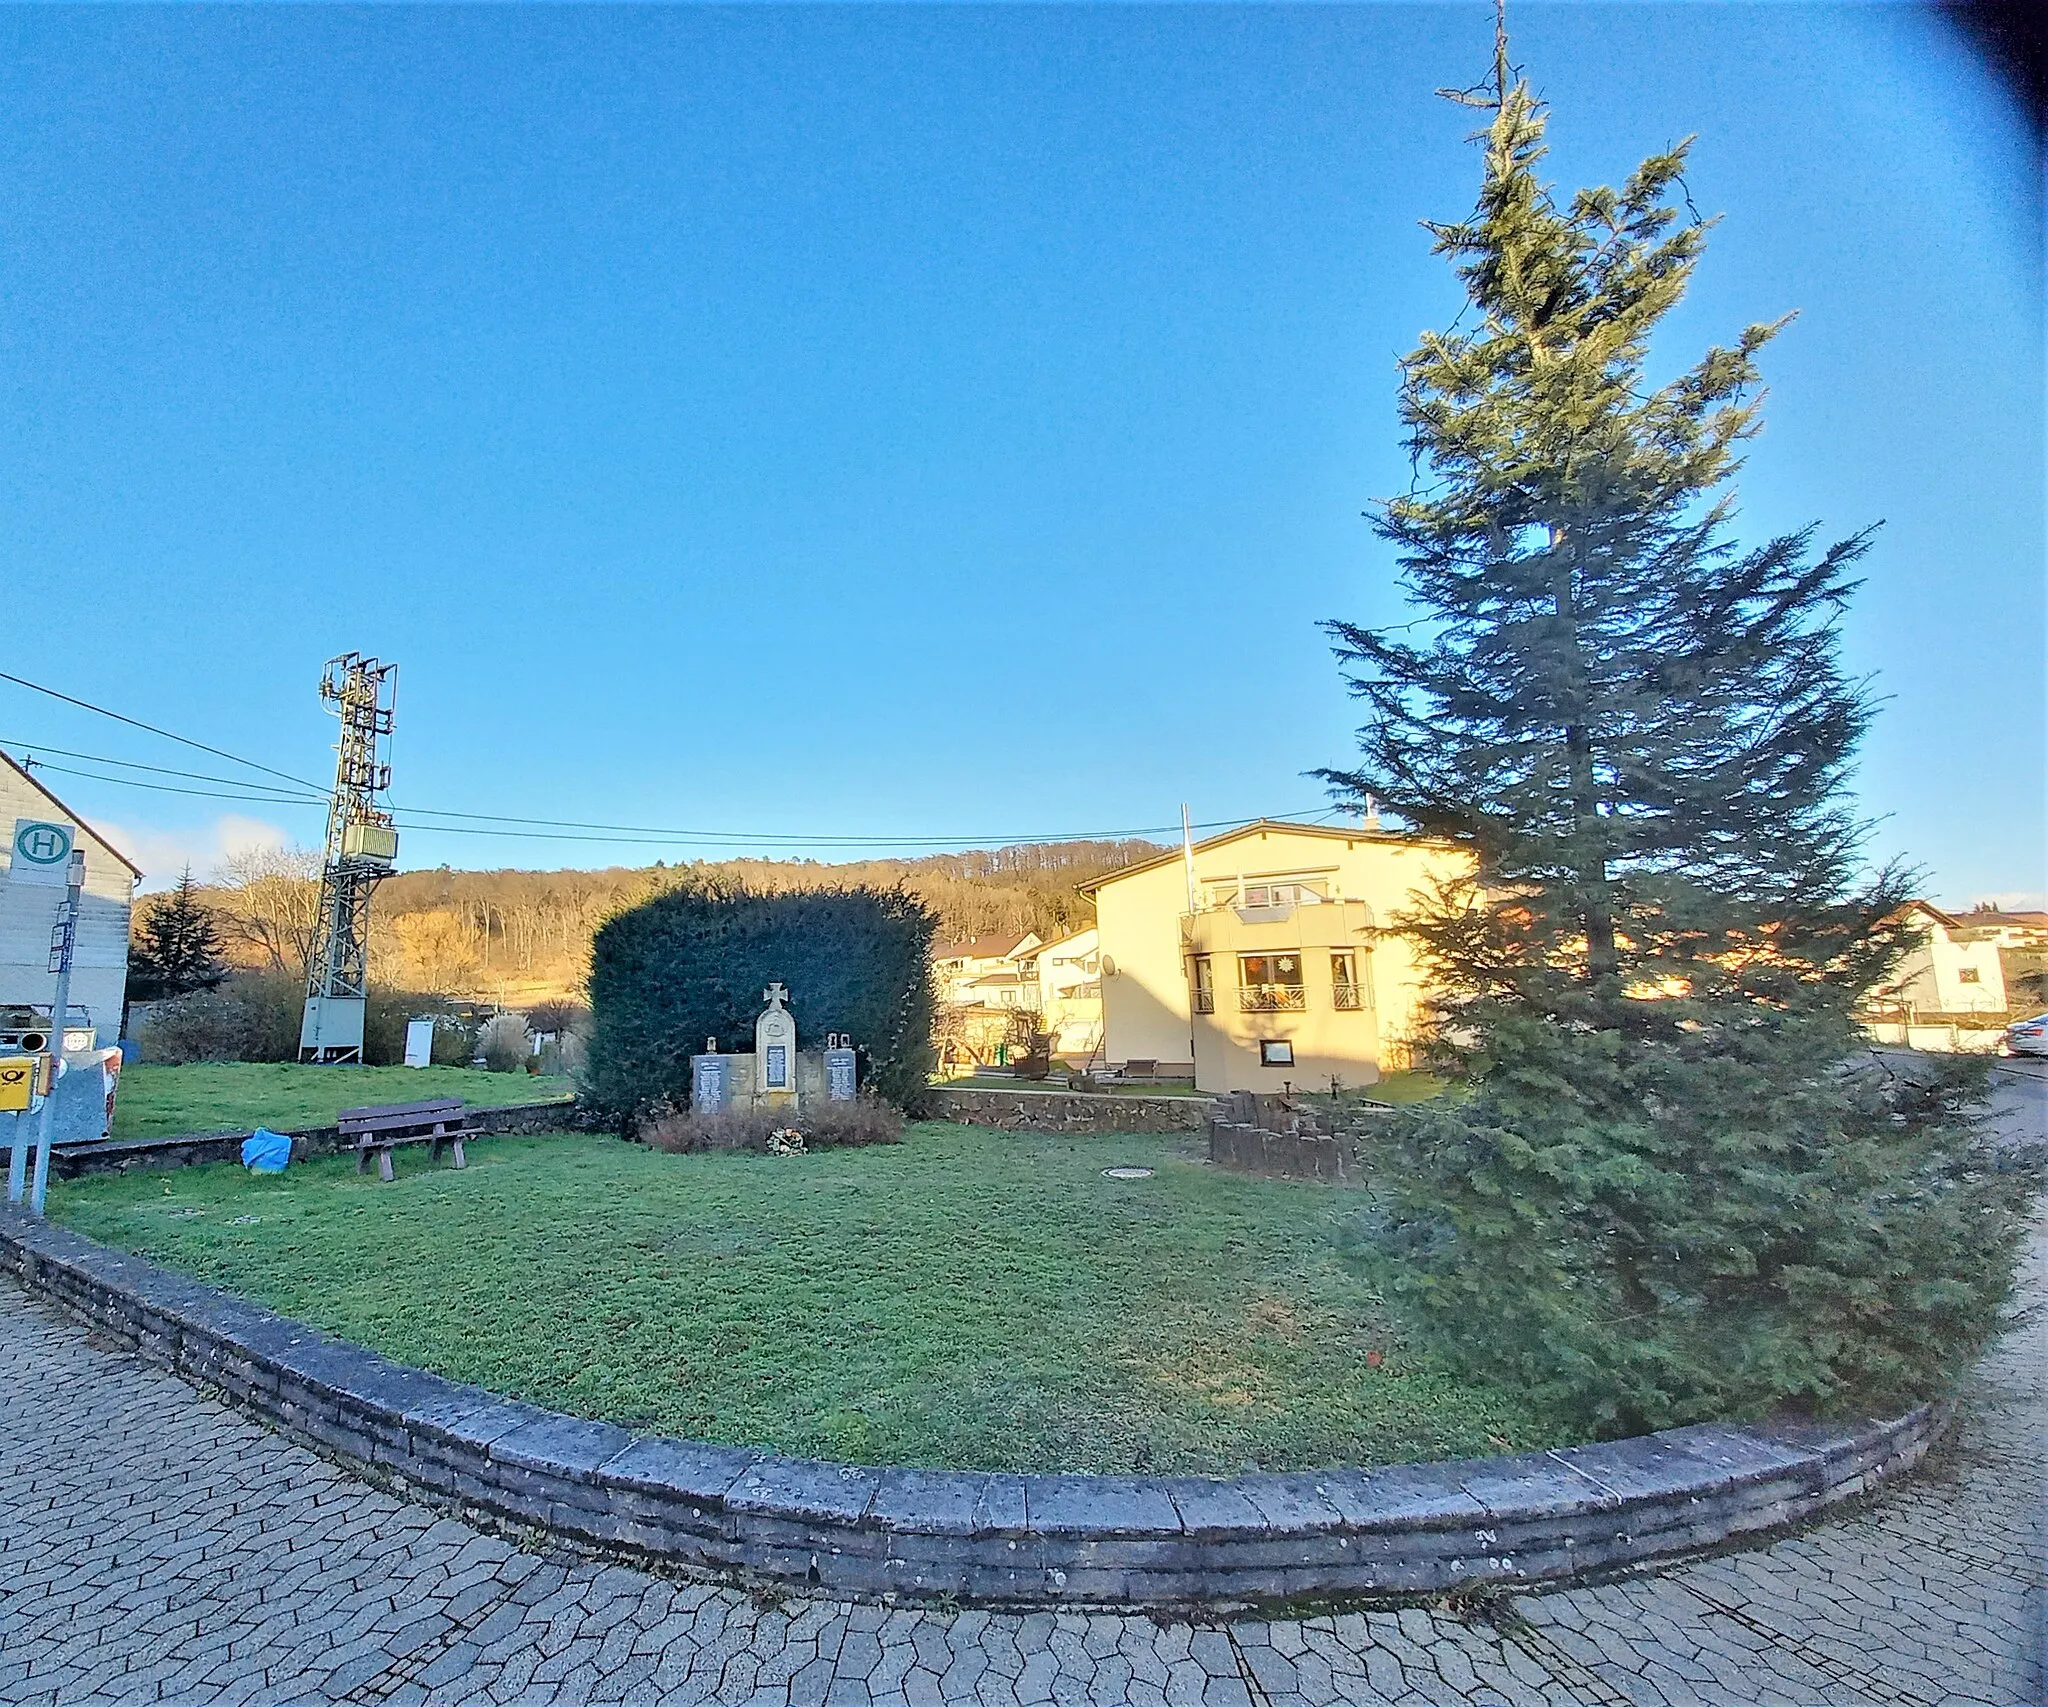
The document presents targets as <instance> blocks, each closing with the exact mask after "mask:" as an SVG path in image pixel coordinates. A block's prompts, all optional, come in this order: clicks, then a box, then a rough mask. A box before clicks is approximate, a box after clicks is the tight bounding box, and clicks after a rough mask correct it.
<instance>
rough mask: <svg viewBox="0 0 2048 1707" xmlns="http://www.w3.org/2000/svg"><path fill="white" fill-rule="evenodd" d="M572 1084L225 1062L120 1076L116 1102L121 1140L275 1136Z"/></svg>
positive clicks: (454, 1071) (433, 1070) (466, 1073)
mask: <svg viewBox="0 0 2048 1707" xmlns="http://www.w3.org/2000/svg"><path fill="white" fill-rule="evenodd" d="M570 1088H571V1087H570V1082H569V1081H568V1080H567V1079H562V1078H557V1079H541V1078H534V1077H532V1076H530V1075H528V1074H526V1073H485V1072H479V1071H478V1070H476V1069H475V1068H472V1067H301V1066H298V1065H296V1064H295V1063H291V1062H277V1063H271V1062H256V1061H220V1062H204V1063H200V1064H197V1065H194V1066H190V1067H148V1066H140V1065H138V1066H134V1067H123V1068H122V1069H121V1085H120V1089H119V1091H118V1092H117V1093H116V1095H115V1099H114V1136H115V1137H116V1138H161V1137H164V1136H167V1135H169V1134H172V1133H179V1132H247V1131H249V1130H251V1129H252V1128H254V1127H257V1126H268V1127H270V1128H271V1129H272V1130H273V1131H275V1130H279V1129H282V1128H285V1127H293V1126H328V1125H331V1124H332V1123H333V1121H334V1117H335V1116H336V1115H337V1114H339V1113H340V1112H341V1111H342V1110H343V1109H345V1108H359V1107H361V1106H362V1105H363V1104H365V1103H376V1102H423V1101H425V1100H426V1099H427V1098H428V1097H461V1098H462V1099H463V1101H465V1102H468V1103H474V1104H476V1105H477V1106H478V1107H497V1106H499V1105H501V1104H504V1103H508V1102H544V1101H546V1100H547V1099H548V1098H549V1097H553V1096H567V1095H568V1094H569V1092H570Z"/></svg>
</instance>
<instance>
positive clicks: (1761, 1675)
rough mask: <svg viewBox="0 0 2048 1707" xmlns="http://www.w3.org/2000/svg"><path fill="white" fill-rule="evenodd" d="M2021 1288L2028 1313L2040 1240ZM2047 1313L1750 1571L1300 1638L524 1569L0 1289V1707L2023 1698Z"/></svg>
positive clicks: (1320, 1630) (1266, 1630) (605, 1572)
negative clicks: (1945, 1441)
mask: <svg viewBox="0 0 2048 1707" xmlns="http://www.w3.org/2000/svg"><path fill="white" fill-rule="evenodd" d="M2028 1291H2029V1296H2030V1298H2031V1299H2032V1301H2033V1302H2034V1303H2035V1304H2036V1305H2037V1306H2038V1305H2039V1304H2040V1302H2041V1301H2042V1300H2043V1299H2044V1298H2048V1238H2041V1239H2037V1240H2036V1243H2035V1246H2034V1249H2033V1252H2032V1260H2031V1267H2030V1279H2029V1287H2028ZM2044 1365H2048V1358H2044V1356H2043V1337H2042V1325H2041V1323H2039V1322H2038V1321H2037V1322H2035V1323H2034V1324H2032V1325H2031V1326H2030V1327H2028V1328H2026V1329H2023V1330H2022V1331H2021V1332H2020V1333H2018V1334H2015V1335H2014V1336H2012V1337H2011V1338H2009V1339H2008V1340H2007V1341H2006V1342H2005V1343H2004V1344H2003V1345H2002V1346H2001V1348H2000V1349H1999V1350H1998V1351H1997V1352H1996V1353H1995V1354H1994V1355H1993V1356H1992V1357H1991V1358H1990V1359H1989V1360H1987V1362H1986V1364H1985V1366H1984V1368H1983V1369H1982V1370H1981V1372H1980V1374H1979V1377H1978V1379H1977V1382H1976V1384H1975V1388H1974V1390H1973V1392H1972V1394H1971V1396H1970V1399H1969V1404H1968V1408H1967V1413H1966V1420H1965V1422H1964V1424H1963V1426H1962V1427H1961V1428H1960V1430H1959V1431H1958V1433H1957V1435H1956V1436H1955V1437H1954V1439H1953V1441H1952V1442H1951V1443H1950V1444H1949V1445H1947V1446H1945V1447H1944V1448H1943V1449H1942V1450H1941V1452H1940V1454H1939V1455H1938V1458H1937V1460H1936V1461H1934V1462H1932V1463H1931V1464H1930V1465H1929V1466H1928V1467H1927V1468H1925V1469H1924V1470H1923V1471H1922V1472H1921V1473H1920V1474H1919V1475H1917V1476H1915V1477H1914V1478H1912V1479H1911V1480H1909V1481H1907V1482H1905V1483H1902V1484H1901V1485H1899V1486H1898V1487H1896V1488H1894V1489H1893V1490H1891V1491H1889V1492H1888V1493H1887V1494H1886V1495H1885V1496H1884V1497H1883V1498H1882V1499H1881V1500H1879V1501H1878V1502H1876V1503H1875V1504H1872V1505H1868V1506H1866V1507H1864V1508H1862V1509H1860V1510H1858V1511H1855V1512H1852V1513H1851V1514H1849V1515H1848V1516H1846V1517H1842V1518H1840V1519H1838V1520H1836V1521H1833V1522H1830V1523H1827V1524H1824V1525H1822V1526H1820V1527H1819V1528H1816V1529H1814V1530H1812V1531H1810V1532H1809V1533H1806V1534H1803V1535H1799V1536H1795V1537H1793V1538H1790V1539H1788V1540H1784V1541H1781V1542H1779V1543H1778V1544H1777V1545H1775V1546H1773V1547H1769V1548H1766V1549H1763V1550H1760V1551H1756V1552H1750V1553H1743V1554H1734V1555H1730V1556H1727V1557H1723V1558H1719V1559H1714V1560H1708V1561H1705V1562H1701V1563H1697V1564H1692V1565H1687V1566H1684V1567H1680V1568H1676V1569H1672V1570H1668V1571H1665V1572H1663V1573H1662V1574H1660V1575H1655V1576H1644V1577H1637V1578H1633V1579H1630V1580H1627V1581H1623V1582H1620V1583H1617V1584H1613V1585H1611V1586H1607V1587H1600V1588H1585V1589H1572V1590H1567V1591H1564V1592H1560V1593H1553V1594H1541V1595H1527V1596H1524V1597H1522V1598H1520V1599H1518V1600H1516V1601H1515V1602H1513V1603H1512V1604H1511V1605H1510V1606H1507V1607H1504V1608H1503V1609H1502V1610H1501V1613H1500V1615H1499V1616H1497V1617H1496V1618H1494V1619H1493V1620H1492V1621H1490V1622H1483V1621H1476V1620H1472V1621H1468V1620H1466V1619H1461V1618H1459V1617H1457V1616H1454V1615H1452V1614H1451V1613H1449V1612H1445V1611H1433V1610H1419V1609H1409V1610H1404V1611H1393V1612H1368V1613H1362V1614H1350V1615H1345V1616H1340V1617H1325V1618H1311V1619H1307V1620H1304V1621H1301V1622H1268V1621H1263V1620H1259V1621H1254V1620H1244V1621H1238V1622H1234V1623H1229V1624H1220V1623H1210V1624H1201V1623H1195V1624H1189V1623H1184V1622H1171V1621H1158V1620H1154V1619H1152V1618H1149V1617H1108V1616H1101V1617H1086V1616H1080V1615H1054V1614H1051V1613H1046V1614H1039V1615H1035V1616H1015V1615H1005V1614H991V1613H987V1612H979V1611H959V1612H950V1613H949V1612H944V1611H938V1610H910V1609H890V1608H887V1607H879V1606H862V1605H852V1604H848V1603H845V1602H840V1601H830V1600H814V1599H803V1598H783V1597H779V1596H749V1595H748V1594H746V1593H743V1592H740V1591H736V1590H733V1589H729V1588H724V1587H716V1586H711V1585H708V1584H703V1583H692V1582H675V1581H669V1580H664V1579H662V1578H658V1577H654V1576H650V1575H647V1574H646V1573H644V1572H641V1571H637V1570H631V1569H627V1568H625V1567H622V1566H618V1565H604V1564H599V1563H595V1562H592V1561H589V1560H586V1559H578V1558H574V1557H570V1556H566V1555H555V1554H547V1553H531V1552H522V1551H521V1550H519V1549H518V1548H517V1547H515V1546H513V1545H512V1544H511V1543H509V1542H507V1541H504V1540H502V1539H499V1538H497V1537H495V1536H492V1535H486V1534H482V1533H479V1532H478V1531H477V1530H475V1529H472V1528H471V1527H469V1526H468V1525H467V1524H464V1523H461V1522H458V1521H456V1520H455V1519H454V1518H451V1517H446V1516H442V1515H439V1514H437V1513H435V1512H433V1511H431V1510H429V1509H427V1508H424V1507H421V1506H417V1505H412V1504H409V1503H407V1502H405V1501H403V1500H400V1499H397V1498H394V1497H392V1496H390V1495H388V1494H385V1493H382V1492H380V1491H378V1490H376V1489H374V1488H370V1487H368V1486H366V1485H365V1484H363V1483H361V1482H358V1481H355V1480H354V1479H352V1478H351V1477H350V1476H348V1475H347V1474H345V1473H344V1472H342V1471H340V1470H338V1469H336V1468H335V1467H333V1466H332V1465H330V1464H328V1463H327V1462H326V1461H325V1460H323V1459H321V1458H319V1457H316V1456H315V1455H314V1454H312V1453H311V1452H308V1451H305V1450H303V1449H301V1448H300V1447H298V1446H296V1445H293V1444H292V1443H290V1442H288V1441H286V1440H284V1439H282V1438H281V1437H279V1436H277V1435H275V1434H272V1433H270V1432H269V1431H267V1430H266V1429H264V1428H262V1427H261V1426H259V1425H257V1424H255V1423H253V1422H251V1421H249V1420H248V1419H247V1418H245V1417H243V1416H242V1415H240V1414H238V1413H237V1412H235V1411H233V1410H232V1409H229V1408H228V1407H226V1406H224V1405H221V1404H217V1403H215V1402H214V1401H212V1400H210V1399H205V1398H201V1397H199V1396H198V1395H196V1394H195V1393H194V1392H193V1390H192V1389H191V1388H190V1387H188V1386H186V1385H185V1384H184V1383H183V1382H182V1381H180V1380H178V1379H177V1378H176V1377H174V1376H171V1375H168V1374H165V1373H163V1372H162V1371H160V1370H156V1369H153V1368H150V1367H148V1366H147V1365H144V1364H141V1363H139V1362H138V1361H136V1360H135V1359H134V1358H132V1357H128V1356H124V1355H121V1354H119V1353H116V1352H111V1351H107V1350H102V1349H97V1348H96V1347H95V1346H94V1345H92V1344H91V1343H89V1342H88V1340H87V1338H86V1335H85V1334H84V1332H83V1330H81V1329H80V1328H79V1327H77V1326H76V1325H75V1324H73V1323H72V1322H71V1321H69V1320H68V1319H67V1318H65V1317H63V1316H61V1315H60V1314H58V1313H57V1312H56V1311H54V1310H52V1309H51V1308H50V1307H48V1306H47V1305H45V1304H42V1303H40V1302H35V1301H31V1300H29V1299H27V1298H26V1297H24V1295H23V1294H22V1293H21V1292H20V1291H19V1290H18V1289H16V1288H15V1287H14V1286H12V1285H11V1284H8V1285H0V1413H4V1414H0V1478H4V1480H0V1488H4V1493H5V1499H4V1505H0V1701H5V1702H8V1703H15V1702H21V1703H30V1702H37V1703H40V1702H84V1701H109V1702H133V1701H151V1700H161V1701H170V1702H181V1703H182V1702H191V1703H195V1704H197V1703H212V1704H215V1707H226V1704H228V1703H232V1702H328V1701H349V1702H363V1703H387V1702H388V1703H433V1704H434V1707H441V1704H452V1703H455V1702H519V1703H528V1702H535V1703H538V1702H570V1701H577V1702H581V1701H605V1702H612V1701H630V1702H650V1703H651V1702H695V1701H717V1702H721V1703H724V1702H774V1703H804V1702H823V1703H838V1702H870V1701H875V1702H889V1703H895V1704H899V1707H911V1704H914V1703H921V1702H940V1701H946V1702H974V1703H987V1704H994V1703H1003V1702H1015V1703H1029V1702H1047V1701H1052V1702H1091V1703H1093V1702H1104V1703H1107V1702H1125V1701H1130V1702H1159V1703H1169V1702H1170V1703H1183V1702H1187V1703H1192V1702H1203V1703H1219V1704H1220V1703H1236V1704H1238V1707H1294V1704H1297V1703H1301V1704H1308V1703H1314V1704H1318V1707H1320V1704H1322V1703H1326V1702H1337V1701H1342V1702H1387V1703H1422V1702H1459V1703H1463V1702H1495V1703H1511V1704H1514V1707H1522V1704H1526V1703H1539V1702H1540V1703H1550V1704H1557V1707H1564V1704H1572V1707H1578V1704H1581V1703H1598V1704H1608V1703H1612V1704H1622V1703H1630V1704H1635V1703H1641V1704H1646V1707H1647V1704H1662V1703H1674V1704H1675V1703H1681V1702H1702V1703H1712V1704H1715V1707H1719V1704H1721V1703H1729V1702H1782V1703H1800V1704H1805V1703H1841V1704H1851V1703H1855V1704H1861V1703H1884V1704H1886V1707H1919V1704H1922V1703H1945V1704H1946V1703H1958V1704H1959V1703H1965V1702H1984V1703H1992V1704H1995V1707H2016V1704H2019V1703H2038V1702H2039V1701H2040V1700H2041V1699H2042V1643H2043V1588H2042V1568H2043V1557H2044V1535H2043V1515H2042V1513H2043V1491H2044V1490H2043V1466H2044V1465H2048V1440H2044V1438H2043V1436H2044V1427H2043V1415H2044V1397H2048V1395H2044Z"/></svg>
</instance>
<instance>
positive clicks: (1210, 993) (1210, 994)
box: [1195, 990, 1216, 1014]
mask: <svg viewBox="0 0 2048 1707" xmlns="http://www.w3.org/2000/svg"><path fill="white" fill-rule="evenodd" d="M1215 1011H1216V992H1215V991H1214V990H1197V991H1196V992H1195V1012H1196V1013H1198V1014H1213V1013H1214V1012H1215Z"/></svg>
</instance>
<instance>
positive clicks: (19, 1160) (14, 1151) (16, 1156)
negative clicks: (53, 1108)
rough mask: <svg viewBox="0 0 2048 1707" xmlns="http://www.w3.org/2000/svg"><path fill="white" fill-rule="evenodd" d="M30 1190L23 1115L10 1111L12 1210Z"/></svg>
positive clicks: (8, 1132)
mask: <svg viewBox="0 0 2048 1707" xmlns="http://www.w3.org/2000/svg"><path fill="white" fill-rule="evenodd" d="M27 1189H28V1149H27V1147H26V1145H25V1144H24V1143H23V1142H22V1132H21V1115H20V1113H19V1112H18V1111H16V1110H13V1109H10V1110H8V1113H7V1202H8V1206H9V1207H10V1208H12V1207H13V1206H14V1205H15V1204H17V1203H19V1202H20V1201H21V1194H22V1193H23V1192H24V1191H26V1190H27Z"/></svg>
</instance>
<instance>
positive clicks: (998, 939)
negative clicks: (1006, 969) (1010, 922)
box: [932, 931, 1038, 960]
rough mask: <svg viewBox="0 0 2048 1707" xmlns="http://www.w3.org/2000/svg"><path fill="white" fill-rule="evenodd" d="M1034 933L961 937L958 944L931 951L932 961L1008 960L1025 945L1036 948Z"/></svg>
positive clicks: (944, 944)
mask: <svg viewBox="0 0 2048 1707" xmlns="http://www.w3.org/2000/svg"><path fill="white" fill-rule="evenodd" d="M1037 942H1038V933H1037V932H1036V931H1018V932H1016V933H1015V934H1014V935H1009V936H998V935H995V934H994V933H991V934H989V935H987V936H970V937H963V938H962V939H961V940H960V941H959V942H949V943H943V944H941V945H940V946H939V947H937V948H935V949H933V950H932V959H934V960H1008V959H1009V958H1010V956H1011V955H1013V954H1015V953H1017V951H1018V950H1019V949H1021V948H1022V947H1023V946H1024V945H1025V944H1026V943H1031V944H1033V945H1034V946H1036V944H1037Z"/></svg>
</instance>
